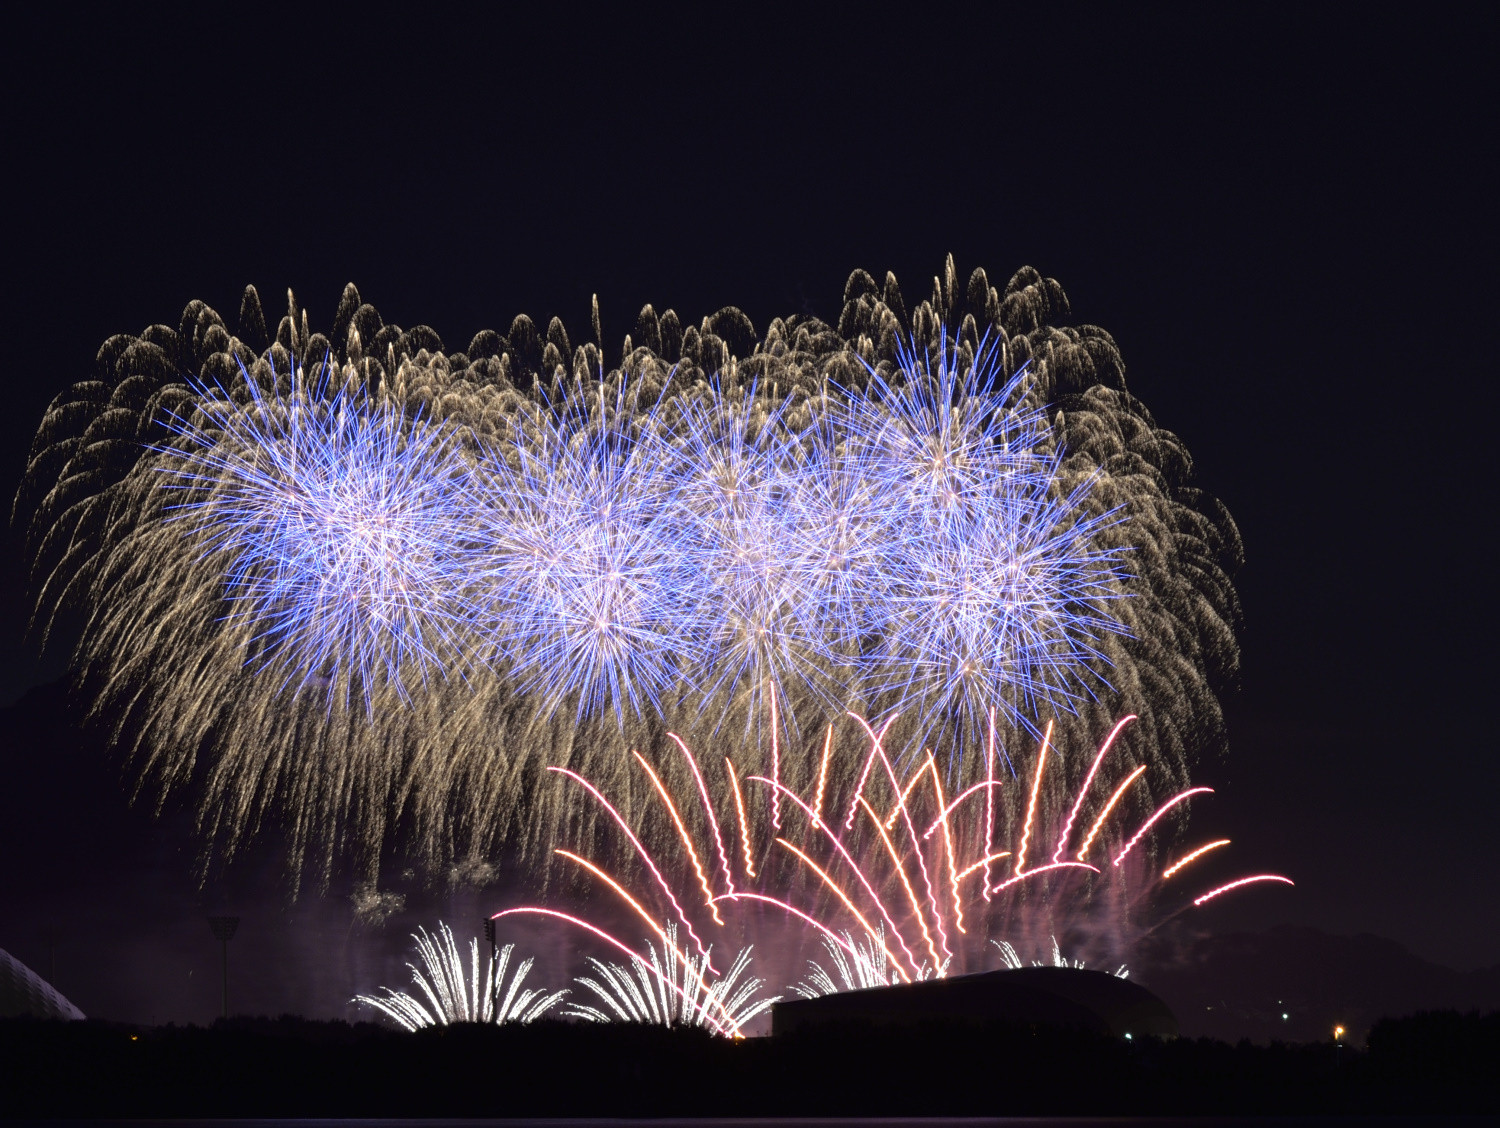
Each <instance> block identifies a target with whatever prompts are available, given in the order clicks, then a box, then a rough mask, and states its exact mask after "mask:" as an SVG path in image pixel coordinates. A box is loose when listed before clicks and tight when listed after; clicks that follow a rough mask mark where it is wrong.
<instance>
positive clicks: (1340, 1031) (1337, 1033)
mask: <svg viewBox="0 0 1500 1128" xmlns="http://www.w3.org/2000/svg"><path fill="white" fill-rule="evenodd" d="M1343 1036H1344V1028H1343V1027H1342V1026H1335V1027H1334V1028H1333V1040H1334V1041H1335V1042H1337V1041H1338V1040H1339V1039H1340V1038H1342V1037H1343Z"/></svg>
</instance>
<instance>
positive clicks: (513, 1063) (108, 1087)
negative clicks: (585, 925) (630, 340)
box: [0, 1012, 1500, 1117]
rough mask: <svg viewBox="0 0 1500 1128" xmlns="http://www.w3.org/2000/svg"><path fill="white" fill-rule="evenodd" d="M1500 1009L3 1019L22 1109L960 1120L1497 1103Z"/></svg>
mask: <svg viewBox="0 0 1500 1128" xmlns="http://www.w3.org/2000/svg"><path fill="white" fill-rule="evenodd" d="M1497 1061H1500V1013H1495V1014H1490V1015H1488V1016H1483V1017H1481V1016H1480V1015H1478V1014H1477V1013H1476V1014H1469V1015H1460V1014H1458V1013H1456V1012H1439V1013H1431V1014H1420V1015H1416V1016H1413V1017H1410V1018H1403V1019H1395V1020H1391V1019H1386V1020H1383V1021H1381V1022H1380V1023H1378V1024H1377V1025H1376V1026H1375V1028H1374V1029H1373V1030H1372V1031H1371V1033H1370V1037H1369V1043H1368V1046H1367V1047H1366V1048H1363V1049H1355V1048H1354V1047H1350V1046H1342V1047H1339V1046H1334V1045H1332V1044H1321V1045H1279V1044H1273V1045H1271V1046H1256V1045H1252V1044H1250V1043H1248V1042H1242V1043H1240V1044H1239V1045H1237V1046H1231V1045H1228V1044H1226V1043H1223V1042H1214V1041H1210V1040H1208V1039H1200V1040H1197V1041H1191V1040H1187V1039H1179V1040H1176V1041H1172V1042H1160V1041H1155V1040H1151V1039H1139V1040H1136V1041H1134V1042H1124V1041H1117V1040H1114V1039H1109V1038H1104V1037H1101V1036H1098V1035H1093V1034H1085V1033H1080V1032H1074V1031H1067V1030H1059V1029H1047V1028H1017V1027H1004V1026H987V1027H979V1026H955V1025H936V1026H928V1027H922V1028H916V1029H909V1030H902V1031H899V1032H893V1031H890V1030H884V1031H881V1030H876V1029H872V1028H871V1027H868V1026H852V1027H847V1028H842V1029H834V1030H827V1029H825V1030H820V1031H817V1032H809V1033H799V1034H791V1035H785V1036H782V1037H778V1038H774V1039H772V1038H763V1039H752V1040H748V1041H744V1042H739V1043H731V1042H727V1041H723V1040H720V1039H715V1038H710V1037H708V1036H706V1035H703V1034H700V1033H698V1032H696V1031H691V1030H665V1029H662V1028H657V1027H625V1026H584V1025H573V1024H566V1023H553V1022H539V1023H537V1024H536V1025H534V1026H530V1027H510V1026H507V1027H481V1026H454V1027H448V1028H440V1029H436V1030H429V1031H424V1032H422V1033H419V1034H413V1035H408V1034H399V1033H395V1032H392V1031H389V1030H385V1029H382V1028H379V1027H376V1026H372V1025H368V1024H360V1025H356V1026H350V1025H348V1024H346V1023H341V1022H309V1021H305V1020H303V1019H299V1018H293V1017H284V1018H281V1019H249V1018H242V1019H231V1020H229V1021H228V1022H218V1023H215V1024H214V1025H213V1026H212V1027H208V1028H202V1027H194V1026H189V1027H170V1026H169V1027H162V1028H157V1029H130V1028H126V1027H121V1026H114V1025H108V1024H102V1023H95V1022H78V1023H62V1022H41V1021H36V1020H31V1019H7V1020H4V1021H0V1094H3V1106H4V1107H3V1111H0V1115H3V1116H9V1117H23V1116H26V1117H81V1116H166V1117H170V1116H216V1117H217V1116H360V1117H431V1116H491V1117H504V1116H591V1115H592V1116H601V1115H607V1116H777V1115H810V1116H816V1115H842V1116H865V1115H881V1116H903V1115H905V1116H955V1115H1025V1114H1033V1115H1035V1114H1052V1113H1056V1114H1074V1115H1089V1114H1112V1115H1123V1114H1158V1115H1168V1114H1194V1113H1196V1114H1231V1113H1235V1114H1277V1113H1442V1112H1474V1113H1479V1112H1497V1111H1500V1081H1497V1076H1500V1071H1497V1069H1496V1066H1495V1063H1496V1062H1497Z"/></svg>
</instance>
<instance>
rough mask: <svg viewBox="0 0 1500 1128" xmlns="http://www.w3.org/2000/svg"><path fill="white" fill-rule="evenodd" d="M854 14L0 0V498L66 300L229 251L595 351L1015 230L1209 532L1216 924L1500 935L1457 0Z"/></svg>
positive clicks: (1488, 388)
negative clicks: (1222, 871)
mask: <svg viewBox="0 0 1500 1128" xmlns="http://www.w3.org/2000/svg"><path fill="white" fill-rule="evenodd" d="M873 8H874V6H860V7H855V6H846V7H840V8H836V9H833V10H832V11H831V12H830V13H827V14H818V13H813V12H809V11H805V10H799V9H790V10H786V11H782V12H781V13H779V14H770V13H766V12H762V11H761V10H759V9H754V8H747V9H746V10H745V11H744V12H743V13H742V14H740V15H738V16H736V17H733V18H724V17H723V16H722V15H715V16H714V17H713V21H712V22H705V20H704V17H703V15H702V14H701V13H700V14H699V15H695V16H691V17H684V16H668V15H665V14H657V15H652V14H647V13H642V12H640V11H638V10H636V9H633V8H632V9H631V11H630V14H629V15H628V16H621V17H618V18H616V19H613V20H611V21H605V22H599V21H598V19H597V17H596V16H595V15H593V14H592V13H588V14H585V12H584V11H583V10H582V9H579V10H575V11H572V12H571V13H561V14H558V15H556V16H555V17H548V18H547V19H546V20H545V21H536V20H532V19H529V18H528V19H524V20H523V19H520V18H517V17H514V16H513V15H510V14H506V15H504V16H493V17H490V18H487V19H486V20H485V21H480V22H465V21H458V22H451V23H448V24H446V25H439V24H437V23H418V22H410V17H408V18H405V19H403V20H398V21H391V22H383V21H381V20H379V19H377V18H375V17H374V16H373V15H371V14H370V12H369V11H368V10H363V9H345V10H342V15H341V16H340V18H338V19H336V20H328V21H323V20H319V19H316V18H310V17H308V16H306V15H305V14H304V15H298V16H296V17H295V18H288V17H279V16H275V15H272V14H270V13H269V12H267V14H265V15H262V14H261V13H260V10H259V9H255V8H245V7H239V8H236V9H234V10H233V12H232V14H230V15H225V16H217V15H212V14H207V13H206V12H205V11H203V10H199V11H195V12H193V13H191V14H188V13H183V14H178V15H174V16H170V17H161V18H157V17H151V18H150V19H147V18H144V17H132V18H119V19H118V20H117V21H116V22H101V21H100V19H99V17H98V15H97V13H96V12H94V11H93V10H92V9H90V10H88V11H84V10H82V9H80V10H77V11H75V12H73V13H71V14H67V13H63V14H48V15H45V16H43V15H37V14H35V13H32V14H30V15H27V16H22V17H17V18H13V20H12V21H11V26H10V30H9V32H8V35H7V38H6V43H5V46H4V48H3V50H4V51H5V53H6V55H7V59H6V65H5V67H4V73H3V79H0V80H3V82H4V83H5V85H6V87H7V90H6V124H5V131H6V143H5V153H6V157H7V161H6V164H7V173H6V178H5V179H6V181H7V184H8V193H7V194H8V195H9V197H10V199H11V201H12V202H11V204H9V205H7V209H6V213H5V218H6V225H5V226H6V237H5V244H6V255H5V258H6V263H7V271H6V273H7V276H8V279H9V283H10V285H9V290H10V293H9V297H8V301H7V302H6V306H5V309H6V311H7V312H6V322H5V329H6V340H7V345H8V348H7V357H8V363H9V378H8V381H7V386H8V387H9V388H10V389H11V391H10V393H9V395H10V397H11V400H10V403H9V404H8V405H7V407H6V410H5V411H4V412H3V413H0V428H3V431H0V436H3V437H0V482H3V483H4V484H5V489H4V490H0V493H4V494H5V496H7V497H9V496H10V492H11V490H12V488H13V486H14V484H15V482H16V481H17V480H18V479H19V476H20V474H21V471H22V467H23V465H24V461H25V455H26V451H27V448H28V446H29V442H30V438H31V434H32V431H33V430H34V428H35V425H36V423H37V421H38V420H39V419H40V416H41V413H42V411H43V409H44V408H45V406H46V404H47V402H48V401H49V400H50V399H51V398H52V397H53V396H54V395H55V394H56V393H57V392H58V391H60V390H62V389H63V388H64V387H65V386H66V385H67V384H68V383H70V382H72V381H74V380H78V379H83V378H86V376H87V374H88V373H89V371H90V366H91V363H92V359H93V355H94V353H95V351H96V349H97V348H98V346H99V344H100V343H101V342H102V341H103V339H104V338H105V337H106V336H108V335H109V334H112V333H116V332H140V331H141V330H142V329H143V328H144V327H145V326H146V325H148V324H150V323H153V322H166V323H169V324H173V325H175V324H176V321H177V318H178V317H179V315H180V313H181V310H182V308H183V307H184V306H185V305H186V304H187V303H188V301H190V300H191V299H193V298H201V299H203V300H205V301H207V302H208V304H210V305H211V306H213V307H214V308H215V309H217V310H218V311H219V312H220V313H221V314H222V315H224V316H225V317H226V319H229V320H230V321H231V322H232V321H233V318H234V316H235V314H236V312H237V310H238V303H239V294H240V291H241V289H242V288H243V286H244V285H245V284H246V283H247V282H248V283H254V284H255V285H256V286H257V287H258V288H259V289H260V292H261V295H262V298H263V300H264V301H265V302H266V305H267V312H268V314H272V313H273V311H277V312H279V310H280V308H281V306H282V304H283V302H284V298H285V291H286V289H287V287H291V288H293V289H294V290H295V291H296V294H297V298H298V301H299V303H301V304H302V305H304V306H305V307H307V308H308V309H309V311H310V313H309V316H310V317H311V319H312V321H313V328H314V330H317V329H323V330H325V331H326V329H327V326H328V322H329V321H330V320H331V318H332V314H333V310H334V307H335V305H336V303H337V300H338V296H339V292H340V290H341V289H342V287H343V284H344V283H345V282H348V281H351V280H352V281H354V282H355V283H356V284H357V285H358V286H359V287H360V291H361V294H362V295H363V296H364V298H365V300H366V301H369V302H371V303H372V304H374V305H375V306H376V307H377V308H378V309H379V310H380V312H381V314H382V315H383V316H384V317H385V318H386V320H387V321H395V322H397V323H399V324H401V325H403V326H411V325H413V324H418V323H426V324H430V325H432V326H433V327H434V328H435V329H436V330H437V331H438V333H439V334H440V335H441V336H442V338H443V340H444V342H445V344H446V345H447V347H448V348H449V349H450V350H451V349H461V348H463V347H464V346H465V345H466V344H467V342H468V340H469V338H470V337H471V336H472V335H473V334H474V333H475V332H476V331H478V330H480V329H484V328H494V329H497V330H501V331H503V330H504V329H505V328H506V327H507V326H508V325H509V323H510V321H511V319H512V318H513V317H514V316H515V315H516V314H517V313H521V312H525V313H528V314H530V315H531V316H532V317H533V318H534V319H536V320H538V321H539V322H541V323H545V321H546V320H547V319H548V318H550V317H551V316H552V315H554V314H557V315H560V316H561V317H562V318H563V320H564V321H565V322H566V323H567V324H568V325H569V326H570V328H572V327H577V330H578V331H582V330H583V328H584V327H586V326H587V323H588V312H589V299H590V295H591V294H593V293H598V295H599V302H600V307H601V310H602V320H603V325H604V331H605V337H606V339H607V340H613V341H615V342H616V345H617V344H618V342H619V341H620V340H621V339H622V338H623V336H624V334H625V333H626V332H628V331H629V330H630V329H631V328H632V326H633V324H634V320H635V315H636V313H637V311H639V309H640V307H641V306H642V305H643V304H644V303H646V302H651V303H653V304H654V305H655V306H656V308H657V309H658V310H661V309H663V308H665V307H672V308H675V309H676V310H677V311H678V312H679V313H680V314H682V315H683V316H684V318H685V319H687V320H692V321H696V320H697V319H699V318H701V317H702V316H704V315H705V314H708V313H711V312H712V311H714V310H716V309H718V308H719V307H720V306H723V305H726V304H736V305H739V306H741V307H742V308H743V309H745V311H746V312H747V313H748V314H749V315H750V317H751V320H752V321H753V322H754V324H755V326H756V327H757V329H761V330H763V329H764V328H765V325H766V323H767V321H768V320H769V319H770V318H771V317H773V316H777V315H782V316H784V315H787V314H790V313H794V312H812V313H815V314H818V315H820V316H822V317H825V318H830V319H832V318H835V317H836V315H837V313H838V309H839V305H840V301H841V295H842V287H843V282H844V279H845V278H846V277H847V275H848V273H849V271H850V270H852V269H854V268H855V267H863V268H865V269H867V270H869V271H871V272H872V273H874V274H876V275H877V276H879V275H881V274H882V273H883V272H884V271H885V270H887V269H890V270H893V271H894V272H895V273H896V275H897V277H898V278H899V279H900V280H901V282H902V285H903V289H904V290H905V292H906V294H907V297H908V301H914V300H917V299H919V298H920V297H921V296H922V295H923V294H924V292H926V291H928V290H930V287H931V278H932V275H933V274H935V273H937V272H938V271H940V270H941V268H942V265H943V260H944V256H945V255H946V254H948V253H949V252H951V253H953V255H954V256H955V258H956V260H957V264H958V268H959V272H960V275H961V276H966V275H967V273H968V272H969V271H970V270H972V269H973V268H974V267H976V266H983V267H985V268H986V270H987V271H988V272H989V274H990V277H991V279H992V280H995V279H997V278H999V279H1003V278H1005V277H1008V276H1009V274H1010V273H1011V272H1013V271H1014V270H1015V269H1017V268H1019V267H1020V266H1022V265H1024V264H1030V265H1033V266H1035V267H1036V268H1038V269H1039V270H1040V271H1041V272H1042V273H1043V274H1044V275H1048V276H1051V277H1055V278H1056V279H1058V280H1059V281H1060V282H1061V283H1062V285H1063V287H1064V288H1065V289H1066V291H1067V293H1068V296H1069V298H1070V299H1071V302H1072V306H1073V321H1074V322H1075V323H1092V324H1097V325H1100V326H1102V327H1104V328H1105V329H1107V330H1108V331H1109V332H1110V333H1111V334H1113V335H1114V337H1115V339H1116V340H1117V342H1118V343H1119V346H1120V349H1121V351H1122V353H1123V355H1124V358H1125V362H1126V365H1127V380H1128V383H1129V386H1130V388H1131V390H1132V391H1134V392H1135V393H1136V394H1138V395H1139V396H1140V397H1141V398H1142V399H1143V400H1144V401H1145V402H1146V404H1147V405H1148V406H1149V407H1150V409H1151V410H1152V411H1153V412H1154V414H1155V415H1156V417H1157V419H1158V421H1159V422H1160V423H1161V424H1162V425H1164V426H1166V427H1168V428H1170V429H1172V430H1174V431H1176V432H1177V433H1178V434H1180V435H1181V436H1182V437H1183V438H1184V440H1185V441H1186V443H1187V445H1188V448H1189V449H1190V450H1191V451H1192V453H1193V455H1194V457H1195V459H1196V463H1197V477H1198V484H1199V485H1200V486H1201V487H1203V488H1205V489H1207V490H1208V491H1210V492H1211V493H1214V494H1217V495H1219V496H1220V497H1222V498H1223V499H1224V501H1225V502H1226V503H1227V504H1228V506H1229V509H1230V511H1231V512H1232V513H1233V514H1234V516H1235V518H1236V520H1237V521H1238V523H1239V526H1240V529H1241V532H1242V534H1243V536H1244V540H1245V545H1246V552H1247V557H1248V563H1247V564H1246V566H1245V568H1244V570H1243V571H1242V573H1241V574H1240V577H1239V590H1240V593H1241V596H1242V598H1243V601H1244V606H1245V630H1244V635H1243V640H1242V641H1243V646H1244V658H1243V665H1244V676H1243V685H1242V687H1241V689H1240V691H1239V692H1238V693H1237V694H1236V695H1235V696H1234V698H1233V700H1232V701H1231V702H1230V708H1231V713H1230V721H1231V728H1230V746H1231V752H1230V757H1229V759H1228V761H1227V762H1224V763H1217V762H1215V763H1205V764H1202V765H1200V768H1199V770H1198V772H1197V773H1196V774H1197V776H1198V777H1199V778H1200V779H1201V780H1202V781H1204V782H1208V783H1210V784H1212V785H1214V786H1216V787H1220V788H1221V793H1220V794H1219V795H1218V796H1215V799H1214V801H1215V803H1216V804H1217V805H1216V806H1215V807H1214V808H1213V809H1212V811H1211V812H1209V811H1206V810H1205V811H1204V812H1203V814H1202V815H1201V816H1200V817H1204V818H1206V819H1211V820H1212V822H1213V825H1214V826H1215V827H1223V828H1224V829H1225V833H1227V834H1229V835H1230V836H1233V837H1235V838H1236V839H1237V840H1238V842H1240V843H1242V844H1243V849H1244V852H1245V855H1244V856H1245V857H1246V858H1254V859H1256V860H1257V861H1258V862H1261V863H1263V864H1264V866H1265V868H1267V869H1272V870H1281V871H1282V872H1288V873H1291V874H1293V876H1295V877H1296V878H1297V879H1298V887H1297V889H1296V890H1295V891H1288V892H1286V893H1285V894H1284V895H1282V894H1272V893H1271V892H1266V893H1257V894H1256V895H1255V896H1253V897H1247V898H1245V899H1243V900H1242V901H1241V902H1240V903H1239V904H1238V905H1237V906H1226V907H1225V909H1224V910H1223V917H1222V922H1223V924H1224V926H1225V927H1229V926H1252V927H1253V926H1257V925H1259V924H1262V923H1264V924H1270V923H1275V922H1277V921H1282V920H1289V921H1300V922H1306V923H1312V924H1315V925H1318V926H1319V927H1322V928H1325V929H1327V930H1329V931H1334V932H1343V933H1352V932H1359V931H1371V932H1376V933H1380V934H1382V935H1387V936H1391V937H1394V938H1396V939H1398V940H1401V941H1402V942H1404V943H1407V944H1409V945H1411V946H1412V947H1413V949H1414V950H1416V951H1417V952H1419V953H1421V954H1423V955H1426V956H1428V957H1430V958H1433V959H1436V960H1439V961H1443V962H1448V963H1450V964H1452V965H1454V966H1458V967H1472V966H1477V965H1480V964H1491V963H1495V962H1496V961H1500V941H1497V939H1496V937H1497V936H1500V907H1497V906H1500V896H1497V892H1500V890H1497V882H1496V878H1495V874H1496V872H1497V862H1500V830H1497V820H1496V818H1495V815H1494V811H1495V799H1494V796H1495V790H1496V784H1497V782H1500V779H1497V775H1500V772H1497V769H1496V766H1495V747H1494V743H1495V742H1494V737H1493V736H1492V735H1491V734H1492V733H1493V731H1494V717H1493V713H1494V706H1493V695H1492V693H1491V692H1490V684H1491V681H1492V679H1493V677H1494V675H1495V668H1496V662H1495V659H1494V656H1493V647H1494V623H1493V612H1492V609H1491V606H1492V596H1491V594H1490V591H1491V589H1492V587H1493V584H1494V578H1495V566H1494V557H1493V550H1492V549H1485V548H1484V545H1485V544H1488V543H1491V541H1490V537H1491V536H1492V535H1493V534H1492V533H1491V531H1490V525H1491V523H1492V521H1493V520H1494V508H1495V507H1494V501H1493V497H1494V479H1493V471H1492V469H1491V465H1492V462H1493V455H1494V447H1495V443H1494V426H1495V423H1494V420H1495V418H1496V416H1495V402H1494V393H1493V388H1494V382H1495V362H1494V346H1493V340H1494V334H1495V310H1496V309H1497V308H1500V304H1497V299H1500V294H1497V292H1496V291H1497V287H1496V282H1495V278H1496V273H1495V267H1494V264H1495V262H1496V251H1497V247H1496V238H1495V223H1494V218H1493V213H1494V206H1495V203H1494V202H1495V199H1496V188H1497V185H1496V178H1495V174H1494V166H1495V163H1496V162H1495V137H1496V129H1495V125H1496V123H1495V119H1494V112H1493V108H1491V109H1490V110H1486V109H1485V107H1486V106H1490V107H1493V106H1494V105H1496V104H1500V97H1497V91H1496V90H1495V89H1494V87H1495V82H1494V80H1493V77H1492V74H1493V70H1494V66H1493V64H1494V59H1495V57H1496V52H1495V48H1496V41H1495V40H1496V36H1495V32H1494V20H1493V16H1492V13H1490V12H1489V11H1487V10H1486V9H1485V8H1484V7H1483V6H1477V5H1476V6H1468V7H1446V8H1445V7H1437V8H1432V7H1430V6H1424V7H1423V8H1422V9H1421V13H1422V14H1421V15H1420V17H1419V16H1418V15H1416V14H1415V13H1416V11H1417V9H1412V10H1411V12H1410V13H1408V14H1402V15H1392V14H1390V13H1389V12H1387V11H1385V10H1384V9H1381V10H1380V11H1376V10H1375V9H1374V8H1372V7H1371V6H1358V7H1355V6H1351V7H1348V8H1331V7H1330V8H1319V9H1317V10H1315V11H1311V12H1309V11H1307V10H1305V9H1304V8H1303V7H1302V6H1286V7H1268V6H1254V7H1248V8H1243V9H1239V10H1238V11H1237V12H1236V13H1235V14H1232V15H1227V16H1226V15H1225V14H1224V13H1223V12H1222V11H1220V10H1219V9H1218V6H1202V7H1198V8H1195V9H1192V10H1187V11H1180V12H1169V11H1168V10H1167V9H1165V8H1161V7H1155V8H1152V9H1151V10H1149V11H1144V12H1142V11H1131V10H1126V9H1105V10H1100V9H1095V8H1092V7H1067V6H1061V7H1060V6H1052V5H1049V6H1047V11H1046V12H1045V13H1044V14H1037V13H1033V12H1030V11H1021V10H1006V9H1005V8H1000V7H998V6H996V7H993V8H991V7H987V8H985V9H982V10H981V12H982V13H983V14H977V13H975V12H968V13H959V12H954V11H946V10H942V9H937V8H929V7H917V8H908V9H907V10H906V15H905V16H903V17H901V18H900V19H895V20H892V21H887V22H882V21H881V20H880V19H879V18H877V17H875V16H874V15H873V14H872V13H873ZM575 335H576V333H575ZM0 578H3V582H4V585H5V590H6V593H7V594H6V596H5V599H4V603H3V608H0V611H3V618H0V701H12V700H14V699H16V698H17V697H19V696H20V694H21V693H22V692H23V691H24V690H25V689H26V688H27V687H28V686H30V685H33V684H37V683H39V682H42V681H46V680H49V679H51V678H54V677H56V676H57V675H58V674H59V673H60V669H61V668H60V665H59V664H57V663H55V662H54V663H52V664H50V665H48V664H42V665H38V663H37V661H36V656H35V650H34V648H33V647H31V646H30V645H29V644H27V643H25V642H23V640H22V637H21V634H22V626H23V623H24V618H25V600H24V594H23V590H22V589H23V581H22V562H21V560H20V556H19V550H18V548H16V547H15V546H14V545H13V544H12V545H11V546H9V547H8V549H7V552H6V558H5V570H4V572H3V573H0ZM27 784H28V777H27V775H26V774H25V772H24V771H22V772H20V774H18V775H17V776H14V777H12V778H8V779H6V780H5V781H4V783H3V786H4V787H6V788H13V789H14V788H26V787H27ZM99 801H101V802H102V801H104V800H99ZM37 802H38V803H54V804H57V806H58V818H59V819H63V820H67V819H70V818H88V817H90V816H89V812H88V811H86V810H82V811H81V810H75V809H71V808H70V807H69V805H68V804H67V803H66V801H65V800H64V799H62V798H61V797H57V796H45V797H42V796H39V797H38V799H37ZM42 864H45V862H43V863H42ZM5 916H6V913H5V912H4V909H3V906H0V946H6V944H7V940H6V937H5V935H4V924H3V922H4V920H5ZM195 927H197V926H195Z"/></svg>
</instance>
